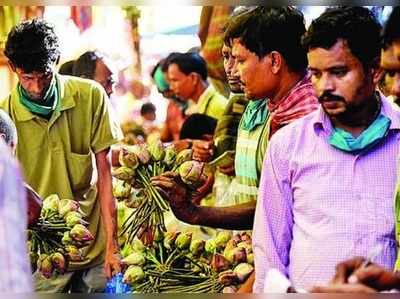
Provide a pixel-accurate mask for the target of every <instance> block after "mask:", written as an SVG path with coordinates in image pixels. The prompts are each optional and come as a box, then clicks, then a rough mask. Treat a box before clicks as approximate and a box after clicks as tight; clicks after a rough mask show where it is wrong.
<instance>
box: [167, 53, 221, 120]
mask: <svg viewBox="0 0 400 299" xmlns="http://www.w3.org/2000/svg"><path fill="white" fill-rule="evenodd" d="M167 73H168V77H167V78H168V82H169V85H170V86H171V90H172V91H173V92H174V94H175V95H176V96H178V97H179V98H181V99H182V100H185V101H189V100H191V101H192V102H193V104H192V105H189V107H188V109H187V110H186V112H185V113H186V114H187V115H189V114H193V113H201V114H206V115H208V116H211V117H214V118H216V119H220V118H221V116H222V114H223V113H224V110H225V106H226V105H227V99H226V98H225V97H223V96H222V95H221V94H219V93H218V92H217V91H216V90H215V89H214V87H213V86H212V85H211V84H208V82H207V65H206V62H205V61H204V59H203V58H202V57H201V56H200V55H198V54H196V53H178V54H175V55H173V56H172V57H171V58H170V59H169V60H168V72H167Z"/></svg>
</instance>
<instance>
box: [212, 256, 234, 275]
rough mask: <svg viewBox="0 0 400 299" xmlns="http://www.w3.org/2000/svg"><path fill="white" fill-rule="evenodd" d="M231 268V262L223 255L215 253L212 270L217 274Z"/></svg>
mask: <svg viewBox="0 0 400 299" xmlns="http://www.w3.org/2000/svg"><path fill="white" fill-rule="evenodd" d="M229 267H230V264H229V261H228V260H227V259H226V258H224V257H223V256H222V255H221V254H219V253H215V254H214V256H213V257H212V260H211V268H212V269H213V270H214V271H215V272H222V271H225V270H228V269H229Z"/></svg>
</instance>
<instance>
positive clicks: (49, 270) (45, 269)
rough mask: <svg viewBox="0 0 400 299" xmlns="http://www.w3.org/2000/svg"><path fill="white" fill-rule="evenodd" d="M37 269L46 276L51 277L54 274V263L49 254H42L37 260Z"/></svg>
mask: <svg viewBox="0 0 400 299" xmlns="http://www.w3.org/2000/svg"><path fill="white" fill-rule="evenodd" d="M37 269H38V271H39V272H40V273H41V274H42V275H43V277H45V278H50V277H51V275H52V274H53V265H52V263H51V257H50V256H49V255H47V254H41V255H40V256H39V258H38V261H37Z"/></svg>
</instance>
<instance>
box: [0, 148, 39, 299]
mask: <svg viewBox="0 0 400 299" xmlns="http://www.w3.org/2000/svg"><path fill="white" fill-rule="evenodd" d="M26 226H27V204H26V195H25V189H24V187H23V182H22V178H21V173H20V170H19V167H18V165H17V162H16V161H15V159H14V158H13V157H12V156H11V154H10V153H9V152H8V148H6V145H5V144H4V143H3V142H2V141H0V293H6V292H7V293H26V292H32V291H33V289H32V274H31V268H30V264H29V259H28V250H27V246H26Z"/></svg>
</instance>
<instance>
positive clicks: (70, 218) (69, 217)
mask: <svg viewBox="0 0 400 299" xmlns="http://www.w3.org/2000/svg"><path fill="white" fill-rule="evenodd" d="M82 217H83V216H82V214H81V213H79V212H76V211H75V212H68V213H67V214H66V215H65V216H64V219H65V223H66V224H67V226H68V227H74V226H75V225H76V224H82V225H87V224H88V222H86V221H85V220H83V219H82Z"/></svg>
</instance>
